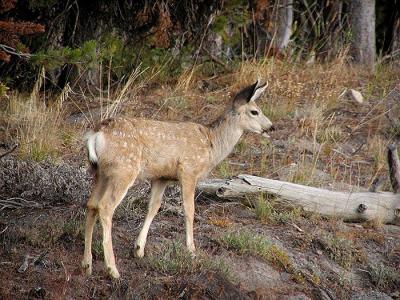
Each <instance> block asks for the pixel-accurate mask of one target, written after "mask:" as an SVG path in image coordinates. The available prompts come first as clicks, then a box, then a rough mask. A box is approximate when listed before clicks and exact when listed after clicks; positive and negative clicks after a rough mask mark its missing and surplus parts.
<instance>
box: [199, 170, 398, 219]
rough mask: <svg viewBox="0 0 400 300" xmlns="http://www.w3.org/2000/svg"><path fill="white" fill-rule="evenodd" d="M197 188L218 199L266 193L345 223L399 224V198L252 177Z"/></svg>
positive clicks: (386, 194) (214, 181)
mask: <svg viewBox="0 0 400 300" xmlns="http://www.w3.org/2000/svg"><path fill="white" fill-rule="evenodd" d="M198 188H199V189H200V190H202V191H204V192H206V193H211V194H216V195H217V196H218V197H221V198H237V197H243V196H245V195H248V194H252V193H260V192H265V193H269V194H273V195H276V196H278V199H280V200H281V201H285V202H290V203H292V204H295V205H299V206H301V207H302V208H303V209H304V210H306V211H310V212H316V213H320V214H322V215H326V216H335V217H338V218H343V219H344V220H346V221H367V220H376V219H378V220H380V221H382V222H383V223H391V224H399V223H400V195H399V194H394V193H390V192H378V193H370V192H356V193H346V192H336V191H329V190H325V189H320V188H315V187H310V186H304V185H300V184H294V183H290V182H284V181H279V180H272V179H267V178H261V177H257V176H251V175H239V176H238V177H237V178H234V179H230V180H222V179H210V180H207V181H203V182H200V183H199V185H198Z"/></svg>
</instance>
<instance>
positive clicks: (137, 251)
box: [134, 245, 144, 258]
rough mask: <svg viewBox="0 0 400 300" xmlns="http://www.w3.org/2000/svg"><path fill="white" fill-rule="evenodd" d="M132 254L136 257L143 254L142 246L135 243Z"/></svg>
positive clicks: (140, 256)
mask: <svg viewBox="0 0 400 300" xmlns="http://www.w3.org/2000/svg"><path fill="white" fill-rule="evenodd" d="M134 255H135V257H137V258H142V257H143V256H144V247H140V246H139V245H135V251H134Z"/></svg>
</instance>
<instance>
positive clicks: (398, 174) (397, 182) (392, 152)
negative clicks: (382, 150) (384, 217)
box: [388, 144, 400, 193]
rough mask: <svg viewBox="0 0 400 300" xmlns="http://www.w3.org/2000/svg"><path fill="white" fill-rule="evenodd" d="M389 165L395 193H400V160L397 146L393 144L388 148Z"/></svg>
mask: <svg viewBox="0 0 400 300" xmlns="http://www.w3.org/2000/svg"><path fill="white" fill-rule="evenodd" d="M388 164H389V174H390V183H391V184H392V188H393V191H394V192H395V193H399V192H400V160H399V155H398V153H397V146H396V145H395V144H391V145H389V146H388Z"/></svg>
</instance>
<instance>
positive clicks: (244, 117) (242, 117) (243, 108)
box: [232, 80, 275, 137]
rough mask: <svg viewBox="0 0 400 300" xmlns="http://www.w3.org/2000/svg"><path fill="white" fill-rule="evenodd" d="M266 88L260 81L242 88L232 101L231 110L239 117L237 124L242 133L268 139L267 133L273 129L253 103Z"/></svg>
mask: <svg viewBox="0 0 400 300" xmlns="http://www.w3.org/2000/svg"><path fill="white" fill-rule="evenodd" d="M266 88H267V84H266V83H264V84H263V83H261V82H260V80H257V82H256V83H254V84H252V85H250V86H248V87H246V88H244V89H243V90H241V91H240V92H239V93H237V95H236V96H235V98H234V99H233V103H232V109H233V111H235V112H236V113H237V114H238V115H239V123H240V126H241V128H242V129H243V130H244V131H250V132H256V133H259V134H262V135H263V136H265V137H269V135H268V132H269V131H271V130H274V129H275V128H274V126H273V125H272V122H271V121H270V120H269V119H268V118H267V117H266V116H264V114H263V112H262V110H261V109H260V108H259V107H258V106H257V104H256V102H255V100H257V99H258V98H259V97H260V96H261V95H262V93H263V92H264V90H265V89H266Z"/></svg>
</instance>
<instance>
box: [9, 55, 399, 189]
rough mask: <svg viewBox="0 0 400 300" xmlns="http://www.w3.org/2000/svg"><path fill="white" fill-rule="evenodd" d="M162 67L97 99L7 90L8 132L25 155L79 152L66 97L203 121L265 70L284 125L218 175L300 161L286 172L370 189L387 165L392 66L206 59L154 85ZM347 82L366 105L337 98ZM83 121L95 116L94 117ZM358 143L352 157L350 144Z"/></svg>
mask: <svg viewBox="0 0 400 300" xmlns="http://www.w3.org/2000/svg"><path fill="white" fill-rule="evenodd" d="M158 73H159V72H158V71H157V70H148V71H145V72H142V71H141V70H140V69H137V70H135V71H134V72H133V73H132V74H131V76H130V79H129V80H128V81H127V82H126V83H123V84H122V83H121V85H120V86H118V87H117V88H116V89H115V90H113V91H110V90H107V91H105V92H104V93H103V95H100V97H94V96H89V95H81V97H82V96H83V98H84V99H87V101H86V102H85V101H83V102H82V101H80V100H79V101H77V100H75V98H74V97H75V95H76V94H74V95H69V97H68V95H66V97H64V98H67V99H68V100H67V101H59V100H58V99H59V98H61V97H56V100H52V101H49V99H48V98H49V97H48V96H46V97H44V95H43V94H41V93H39V92H38V91H39V88H37V89H36V90H35V91H34V92H33V93H32V95H33V96H31V97H28V98H27V97H25V96H24V95H21V94H11V97H10V99H9V100H8V105H7V108H6V110H5V112H4V114H3V119H6V123H7V129H6V139H8V140H13V141H15V142H18V143H19V144H20V154H21V155H23V156H24V157H32V158H34V159H36V160H41V159H44V158H46V157H49V156H50V157H58V156H60V155H63V154H64V153H65V152H71V151H72V152H74V151H76V149H77V148H78V147H77V145H79V143H80V134H81V133H78V134H77V130H76V128H74V127H73V126H70V125H66V124H64V121H63V120H64V117H65V108H66V102H69V103H71V102H73V103H74V105H73V106H74V107H75V110H78V111H86V110H87V107H88V106H90V107H93V106H97V107H100V108H101V118H105V117H107V116H111V115H119V114H121V113H123V114H126V115H133V116H146V117H150V118H156V119H160V120H176V121H188V120H190V121H195V122H200V123H203V124H207V123H209V122H211V121H212V120H213V119H214V118H216V117H217V115H218V114H219V113H220V112H221V111H222V110H223V108H224V106H225V103H226V102H227V101H228V99H229V97H230V95H232V94H233V93H234V92H236V91H237V90H238V89H239V88H241V87H243V86H244V85H245V84H248V83H251V82H253V81H254V80H255V79H256V78H257V77H261V78H263V79H265V80H267V81H268V83H269V87H268V90H267V92H266V94H265V96H264V97H263V98H262V99H260V101H259V105H260V107H261V108H262V109H263V111H264V113H265V114H266V115H267V116H268V117H269V118H270V119H271V120H272V121H273V122H274V123H275V125H276V127H277V128H278V131H277V132H276V133H274V134H273V135H272V139H271V141H267V140H265V139H263V138H260V137H258V136H256V135H255V134H247V135H245V136H244V138H243V139H242V141H241V142H240V144H238V145H237V147H236V148H235V151H234V153H233V154H232V155H231V156H230V157H229V158H228V160H227V161H225V162H223V163H222V164H221V165H220V166H218V168H217V169H216V170H215V171H213V173H212V176H217V177H229V176H234V175H237V174H239V173H252V174H255V175H259V176H267V177H281V173H280V170H282V169H284V168H287V167H289V166H291V165H293V164H295V166H296V168H293V170H292V171H291V173H290V174H289V175H288V176H286V177H282V178H281V179H285V180H290V181H294V182H298V183H303V184H308V185H316V186H324V185H326V182H327V180H324V181H321V180H320V179H321V176H320V175H321V174H322V173H321V172H324V173H326V174H327V177H326V178H330V179H329V180H328V181H329V182H330V183H334V182H337V183H345V184H351V185H357V186H364V187H368V185H369V184H370V183H371V182H372V180H373V179H374V178H375V177H376V176H379V175H381V174H384V173H386V172H387V170H386V162H385V146H386V144H387V143H388V136H389V139H390V134H391V133H390V132H389V131H388V125H387V121H386V119H385V115H384V112H385V104H384V101H381V98H382V97H383V96H384V95H386V94H387V93H388V92H389V91H390V89H391V88H392V87H393V86H394V85H395V83H396V82H397V81H398V80H399V79H400V75H399V74H400V73H399V72H398V70H396V67H395V66H393V67H391V66H390V65H385V66H379V68H378V71H377V73H376V74H374V75H370V74H367V73H365V72H364V71H362V70H360V69H357V68H355V67H351V66H349V65H348V64H347V63H346V56H345V55H344V54H343V55H341V56H339V57H338V58H337V59H336V60H334V61H332V62H331V63H326V64H319V63H316V64H313V65H306V64H303V63H292V62H287V61H279V60H274V59H268V60H261V61H247V62H241V63H240V64H239V65H238V67H237V68H236V69H234V70H233V71H232V72H231V73H228V74H224V75H220V76H216V77H213V78H207V77H205V76H204V75H202V70H201V67H200V66H193V67H192V68H190V69H188V70H187V71H186V73H185V72H183V73H182V74H181V76H180V77H178V78H175V79H171V80H170V83H171V84H170V86H157V84H155V82H156V78H157V74H158ZM174 82H175V83H174ZM147 83H152V84H151V86H152V87H151V89H147V88H145V86H146V84H147ZM37 86H39V87H40V84H39V83H38V84H37ZM148 86H149V85H148ZM345 88H355V89H358V90H360V91H361V92H362V93H363V95H364V97H365V99H366V103H365V104H364V105H362V106H357V105H355V104H353V103H349V102H348V101H344V100H343V99H341V98H340V97H339V96H340V94H341V93H342V92H343V90H344V89H345ZM44 103H46V104H44ZM50 103H51V104H50ZM89 104H90V105H89ZM70 106H71V105H70ZM69 110H71V108H70V107H69ZM87 118H88V120H89V121H90V122H89V123H91V122H92V118H91V116H90V115H88V116H87ZM277 140H279V141H283V142H284V146H283V148H281V149H280V148H278V147H276V146H275V145H273V143H274V142H276V141H277ZM300 140H303V143H308V144H309V145H310V147H309V148H311V152H310V151H309V150H304V149H299V141H300ZM304 141H305V142H304ZM354 141H358V142H357V143H355V142H354ZM361 144H363V145H361ZM360 145H361V148H360V149H359V151H358V152H357V153H356V154H355V155H353V153H352V152H351V151H350V152H349V151H346V149H353V150H354V149H357V148H358V147H359V146H360ZM74 149H75V150H74ZM310 175H311V176H310Z"/></svg>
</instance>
